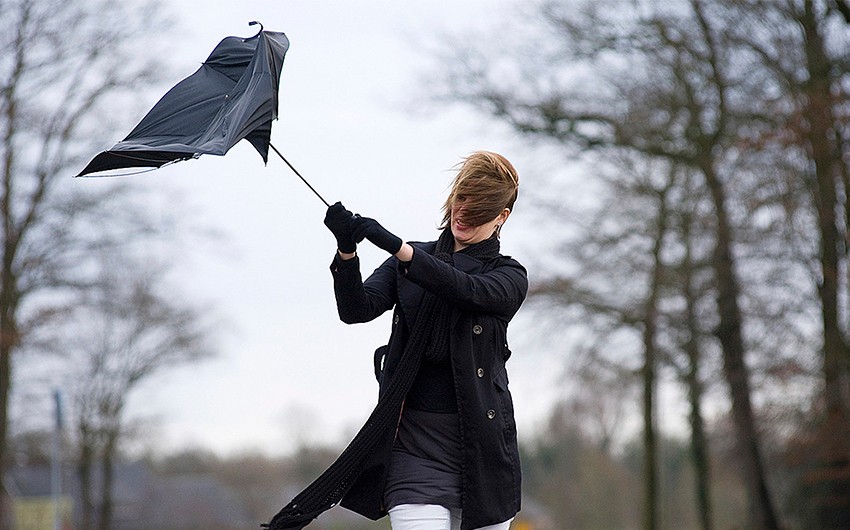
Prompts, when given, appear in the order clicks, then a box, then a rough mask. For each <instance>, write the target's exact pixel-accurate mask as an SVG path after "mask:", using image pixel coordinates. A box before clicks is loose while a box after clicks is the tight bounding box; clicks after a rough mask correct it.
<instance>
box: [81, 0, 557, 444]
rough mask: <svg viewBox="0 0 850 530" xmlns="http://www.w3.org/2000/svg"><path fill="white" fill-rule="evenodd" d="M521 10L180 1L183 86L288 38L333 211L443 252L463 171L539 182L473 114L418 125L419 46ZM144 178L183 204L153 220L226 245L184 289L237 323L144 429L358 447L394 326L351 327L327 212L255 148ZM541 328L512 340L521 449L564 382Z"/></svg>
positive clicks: (305, 137) (300, 164)
mask: <svg viewBox="0 0 850 530" xmlns="http://www.w3.org/2000/svg"><path fill="white" fill-rule="evenodd" d="M518 4H519V2H516V1H513V2H511V1H507V0H504V1H495V0H474V1H469V0H466V1H463V2H458V1H449V0H429V1H427V2H398V1H390V0H369V1H351V0H333V1H321V2H318V1H315V0H284V1H274V2H272V1H258V0H253V1H252V0H243V1H241V2H228V3H224V2H205V1H202V0H176V1H173V2H169V7H170V9H171V10H172V11H173V12H175V13H176V15H177V18H178V25H177V27H176V28H175V29H174V31H175V33H177V34H179V38H175V39H174V46H173V48H172V51H173V56H172V57H170V58H169V61H170V62H171V63H172V64H173V65H174V66H175V67H176V68H177V69H178V70H179V71H180V70H182V73H181V74H179V75H178V77H177V78H175V79H174V80H173V81H174V82H173V83H170V84H174V83H176V82H177V81H179V80H180V79H182V78H183V77H185V76H187V75H189V74H191V73H192V72H193V71H194V70H195V69H196V68H197V67H198V66H199V64H200V62H202V61H203V60H204V59H205V58H206V57H207V55H208V54H209V52H210V51H211V50H212V49H213V47H214V46H215V45H216V44H217V43H218V42H219V40H221V39H222V38H223V37H225V36H228V35H243V36H250V35H253V34H254V32H255V30H256V27H248V25H247V23H248V21H251V20H260V21H261V22H262V23H263V24H264V26H265V28H266V29H267V30H273V31H283V32H284V33H286V34H287V36H288V37H289V39H290V41H291V47H290V50H289V52H288V54H287V56H286V60H285V63H284V67H283V74H282V78H281V87H280V96H279V101H280V118H279V120H278V121H277V122H275V123H274V125H273V131H272V143H273V144H274V145H275V146H276V147H278V149H280V150H281V152H283V153H284V155H285V156H286V157H287V158H288V159H289V160H290V162H292V163H293V165H295V167H296V168H298V169H299V171H300V172H301V173H302V174H303V175H304V176H305V177H306V178H307V179H308V180H310V182H311V183H312V184H313V186H314V187H315V188H316V189H317V190H318V191H319V192H320V193H321V194H322V195H323V196H324V197H325V199H327V200H328V201H329V202H334V201H336V200H342V201H343V203H344V204H346V206H348V207H349V208H350V209H352V210H354V211H356V212H359V213H362V214H364V215H368V216H371V217H375V218H377V219H378V220H379V221H380V222H382V224H384V225H385V226H386V227H387V228H389V229H390V230H392V231H394V232H395V233H397V234H398V235H399V236H401V237H402V238H404V239H407V240H430V239H434V238H435V237H436V230H435V227H436V225H437V223H438V222H439V220H440V212H439V208H440V205H441V204H442V201H443V198H444V195H445V192H446V190H447V187H448V184H449V182H450V178H451V176H452V175H453V173H451V172H450V171H448V170H449V169H450V168H451V167H452V166H453V165H454V164H455V163H456V162H457V161H458V160H459V158H460V157H461V156H463V155H465V154H468V153H470V152H472V151H474V150H478V149H488V150H494V151H498V152H501V153H502V154H504V155H506V156H507V157H508V158H509V159H511V160H513V161H514V163H515V164H516V165H517V167H518V170H519V172H520V176H521V179H522V180H521V182H522V184H521V185H522V186H523V187H527V189H531V188H533V186H534V182H533V170H532V167H531V164H530V158H531V157H530V153H528V152H527V151H526V150H525V149H523V148H522V147H521V144H520V143H519V142H517V141H512V140H511V139H510V136H509V135H507V134H506V133H505V131H504V130H499V129H498V127H496V128H494V127H493V125H492V124H489V125H488V124H487V123H486V122H485V121H483V119H481V118H480V117H478V116H476V115H474V114H472V113H471V112H469V111H465V110H462V109H454V110H448V109H437V111H436V112H435V113H434V114H433V115H432V116H429V117H422V116H415V115H413V114H412V113H410V112H409V109H408V108H407V107H408V106H409V105H410V104H411V102H412V101H415V100H416V99H417V98H420V97H421V96H422V94H423V89H422V88H421V87H418V86H417V85H416V80H417V79H418V78H419V76H421V75H422V73H423V72H424V71H426V68H427V65H428V64H430V63H429V61H430V60H432V59H430V58H429V57H428V56H427V55H426V54H424V53H422V52H421V50H417V48H416V46H415V44H416V42H417V39H419V38H421V37H423V36H426V37H427V36H428V35H433V33H431V32H432V31H434V30H440V29H444V28H449V29H453V30H455V31H457V30H460V29H462V28H465V27H467V25H471V26H477V25H479V24H481V23H482V22H484V21H488V20H492V19H493V18H494V17H495V16H496V15H494V14H493V10H499V11H501V12H504V10H505V9H506V8H507V9H510V8H511V6H512V5H518ZM237 5H238V7H237ZM505 16H506V15H499V17H500V19H501V20H504V19H505ZM139 118H141V115H140V116H139ZM133 125H135V123H132V124H128V126H127V131H129V130H130V128H131V127H132V126H133ZM118 139H120V138H114V139H108V142H112V141H117V140H118ZM108 142H107V143H108ZM127 178H135V179H144V180H145V182H146V183H147V182H150V183H151V184H152V185H161V186H163V187H165V188H166V189H169V190H172V191H171V192H170V193H168V194H167V196H166V197H165V198H163V199H162V201H161V203H160V204H155V205H152V208H162V209H171V208H188V209H190V210H189V211H190V212H192V221H191V222H192V223H193V224H199V225H205V226H209V227H212V228H215V229H217V230H220V231H222V232H223V233H224V235H225V238H224V239H223V240H222V241H221V243H220V244H219V245H217V246H212V245H207V246H206V247H203V248H199V249H187V251H186V256H185V257H181V259H182V262H181V267H180V269H179V271H178V278H179V280H180V289H181V291H185V292H186V294H187V296H189V297H190V299H194V300H198V301H199V302H201V303H205V304H208V306H209V307H210V310H211V311H212V312H213V313H214V314H216V315H217V316H218V318H220V319H221V320H222V321H223V322H224V323H225V325H223V326H222V333H221V336H220V340H219V341H218V344H217V345H218V348H219V351H220V355H219V356H218V357H216V358H214V359H212V360H209V361H205V362H203V363H201V364H197V365H193V366H190V367H186V368H180V369H177V370H173V371H171V372H169V373H168V374H165V375H163V376H161V377H157V378H156V379H154V380H151V381H149V382H148V383H146V384H145V385H143V387H142V388H140V389H139V390H138V392H137V393H136V394H135V395H134V396H133V399H132V400H131V410H132V415H133V416H134V417H152V418H155V419H156V423H157V425H158V427H157V429H156V430H155V434H156V436H151V437H150V438H149V439H150V440H156V442H155V443H156V445H155V446H153V447H151V448H152V449H154V450H156V451H158V452H167V451H170V450H173V449H176V448H179V447H184V446H189V447H202V448H207V449H211V450H214V451H217V452H219V453H223V454H228V453H234V452H239V451H244V450H261V451H264V452H267V453H270V454H279V453H282V452H286V451H288V450H290V449H292V448H293V444H294V443H295V442H296V441H299V440H300V441H307V442H314V443H315V442H319V443H343V442H346V441H347V440H348V439H349V437H350V436H351V435H352V434H353V433H354V432H355V430H356V429H357V428H358V427H359V426H360V425H361V424H362V422H363V420H364V419H365V418H366V417H367V416H368V414H369V412H371V410H372V407H373V406H374V403H375V399H376V396H377V384H376V382H375V380H374V376H373V373H372V352H373V350H374V349H375V348H376V347H378V346H379V345H381V344H383V343H385V341H386V339H387V337H388V334H389V327H390V326H389V321H388V320H387V319H386V317H382V318H381V319H379V320H377V321H375V322H372V323H369V324H362V325H357V326H347V325H345V324H342V323H341V322H340V321H339V320H338V318H337V315H336V309H335V305H334V300H333V292H332V284H331V276H330V273H329V271H328V265H329V263H330V260H331V257H332V255H333V252H334V249H335V245H334V240H333V237H332V236H331V234H330V233H329V232H328V231H327V229H326V228H325V227H324V225H323V224H322V218H323V216H324V212H325V206H324V205H323V204H322V203H321V202H320V201H319V199H318V198H316V197H315V196H313V195H312V193H311V192H310V191H309V190H308V188H307V187H306V186H304V184H302V183H301V182H300V181H299V180H298V178H297V177H296V176H295V175H294V174H292V173H291V172H290V171H289V170H288V168H286V166H285V165H284V164H283V163H282V162H281V161H280V160H279V159H277V158H276V157H275V155H274V154H273V153H270V158H269V164H268V166H267V167H264V166H263V164H262V160H261V159H260V157H259V156H258V155H257V154H256V152H255V151H254V150H253V148H251V146H250V145H249V144H248V143H247V142H240V144H239V145H237V146H236V147H235V148H234V149H232V150H231V151H230V153H228V154H227V155H226V156H225V157H215V156H206V157H202V158H201V159H199V160H195V161H189V162H184V163H180V164H175V165H173V166H171V167H168V168H165V169H162V170H159V171H154V172H151V173H148V174H144V175H138V176H134V177H127ZM82 185H85V182H82ZM521 201H522V199H520V202H519V203H518V208H517V211H516V215H514V216H513V217H512V218H511V220H510V222H509V223H508V225H506V228H505V231H504V232H503V252H504V253H508V254H512V255H514V256H516V257H517V258H518V259H519V260H520V261H522V262H524V263H526V265H530V264H531V263H532V262H533V259H536V258H534V254H536V253H537V252H538V250H540V249H536V248H535V243H534V241H535V239H534V238H531V237H525V236H523V234H532V233H533V232H534V230H533V229H534V227H533V226H532V225H531V221H530V216H528V215H527V212H526V213H524V212H523V209H522V202H521ZM184 217H185V216H184ZM536 239H538V240H540V239H542V238H536ZM360 254H361V259H362V263H363V268H364V271H367V272H368V271H371V270H372V269H373V268H374V267H376V266H377V265H379V264H380V262H381V261H382V260H383V259H384V258H385V254H384V253H383V251H380V250H376V249H374V248H372V247H370V246H368V244H367V245H361V249H360ZM530 274H531V277H532V280H533V278H534V271H533V270H531V271H530ZM530 316H531V315H529V314H528V312H527V311H525V314H524V312H523V311H521V312H520V316H519V317H518V319H517V320H515V322H514V324H513V325H512V327H511V329H510V331H509V340H510V342H511V346H512V349H513V351H514V357H513V359H512V360H511V362H510V363H509V372H510V374H511V387H512V391H513V393H514V399H515V402H516V409H517V417H518V424H519V429H520V435H521V436H522V435H523V432H525V433H526V434H528V433H530V432H532V431H533V430H534V429H535V426H536V425H537V424H538V422H539V421H540V420H541V418H543V417H544V416H545V412H546V408H547V405H548V404H549V402H550V401H551V399H552V397H553V396H555V395H557V392H558V390H557V388H556V382H557V381H558V377H559V375H560V370H561V368H560V366H561V365H560V362H559V361H556V358H557V356H556V355H553V354H554V353H555V352H553V351H551V350H549V351H547V349H548V348H547V347H546V346H545V344H546V342H545V340H543V339H542V338H536V339H535V338H533V337H532V336H531V334H532V333H531V330H530V326H529V325H528V320H530ZM524 320H525V321H526V322H525V323H524V322H523V321H524ZM151 444H153V442H151Z"/></svg>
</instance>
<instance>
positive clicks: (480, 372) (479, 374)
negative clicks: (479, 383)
mask: <svg viewBox="0 0 850 530" xmlns="http://www.w3.org/2000/svg"><path fill="white" fill-rule="evenodd" d="M477 373H478V377H484V368H479V369H478V372H477Z"/></svg>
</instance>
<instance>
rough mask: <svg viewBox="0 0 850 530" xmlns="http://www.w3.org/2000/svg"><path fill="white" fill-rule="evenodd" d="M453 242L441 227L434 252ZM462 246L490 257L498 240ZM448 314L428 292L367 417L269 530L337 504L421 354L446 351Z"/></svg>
mask: <svg viewBox="0 0 850 530" xmlns="http://www.w3.org/2000/svg"><path fill="white" fill-rule="evenodd" d="M453 246H454V237H453V236H452V233H451V230H450V229H448V228H447V229H444V230H443V232H442V234H440V238H439V240H437V249H436V251H435V253H434V256H435V257H436V258H437V259H439V260H441V261H445V262H447V263H450V264H453V260H452V249H453ZM460 252H461V253H463V254H467V255H469V256H471V257H474V258H479V259H488V258H493V257H496V256H497V255H498V254H499V240H498V239H497V238H496V237H491V238H490V239H487V240H485V241H482V242H480V243H476V244H474V245H470V246H468V247H466V248H464V249H463V250H461V251H460ZM450 317H451V307H450V306H449V304H447V303H446V302H445V301H443V300H442V299H440V298H438V297H437V296H435V295H434V294H432V293H429V292H426V293H425V295H424V296H423V297H422V304H421V306H420V308H419V314H418V315H417V317H416V321H415V322H414V324H413V327H412V329H411V330H410V336H409V337H408V341H407V345H406V346H405V349H404V353H403V354H402V357H401V359H400V360H399V364H398V366H397V368H396V370H395V374H394V375H393V378H392V380H391V381H390V382H389V385H388V386H387V389H386V391H385V392H384V393H383V395H382V396H381V398H380V399H379V400H378V404H377V405H376V406H375V409H374V410H373V411H372V414H370V415H369V419H367V420H366V423H365V424H364V425H363V427H361V428H360V431H359V432H358V433H357V434H356V435H355V436H354V439H352V440H351V443H349V444H348V447H346V448H345V450H344V451H343V452H342V454H340V455H339V457H338V458H337V459H336V461H335V462H334V463H333V464H331V465H330V467H328V469H326V470H325V471H324V472H323V473H322V474H321V475H320V476H319V478H317V479H316V480H314V481H313V483H312V484H310V485H309V486H307V487H306V488H305V489H304V491H302V492H301V493H299V494H298V495H296V496H295V498H294V499H292V501H290V502H289V504H287V505H286V506H285V507H284V508H283V509H282V510H281V511H280V512H278V513H277V515H275V516H274V517H273V518H272V520H271V522H269V523H268V524H264V525H262V526H263V527H267V528H268V529H269V530H300V529H302V528H304V527H305V526H307V525H308V524H309V523H310V521H312V520H313V519H315V518H316V517H318V516H319V515H320V514H321V513H322V512H324V511H325V510H328V509H330V508H333V507H334V506H336V504H337V503H338V502H339V501H340V499H342V497H343V495H345V493H346V492H347V491H348V489H349V488H350V487H351V485H352V484H353V483H354V481H355V480H357V477H358V476H359V475H360V473H361V472H362V471H363V466H364V464H365V462H366V460H367V459H368V457H369V455H370V453H371V452H372V451H373V450H374V449H375V447H376V445H377V444H378V442H379V441H380V440H381V437H382V435H383V434H384V433H386V431H387V429H391V428H395V426H396V424H397V423H398V416H399V411H400V409H401V404H402V402H403V401H404V398H405V396H407V392H408V390H410V386H411V385H412V384H413V380H414V379H415V378H416V373H417V371H418V370H419V365H420V363H421V362H422V359H423V358H427V359H428V360H429V361H434V362H437V361H440V360H444V359H445V358H446V357H447V356H448V353H449V344H448V343H449V318H450Z"/></svg>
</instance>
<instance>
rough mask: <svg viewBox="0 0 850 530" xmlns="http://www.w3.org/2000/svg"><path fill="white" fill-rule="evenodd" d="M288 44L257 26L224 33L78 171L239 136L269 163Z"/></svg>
mask: <svg viewBox="0 0 850 530" xmlns="http://www.w3.org/2000/svg"><path fill="white" fill-rule="evenodd" d="M251 24H255V23H254V22H252V23H251ZM260 27H261V28H262V26H260ZM288 49H289V39H287V38H286V35H284V34H283V33H278V32H273V31H264V30H262V29H261V30H260V32H259V33H258V34H257V35H255V36H254V37H250V38H241V37H227V38H225V39H224V40H222V41H221V42H220V43H219V44H218V46H216V47H215V49H214V50H213V51H212V53H211V54H210V56H209V58H207V60H206V61H204V63H203V65H201V67H200V68H199V69H198V70H197V71H196V72H195V73H194V74H192V75H191V76H189V77H187V78H186V79H184V80H182V81H181V82H179V83H178V84H177V85H175V86H174V87H173V88H172V89H171V90H169V91H168V92H167V93H166V94H165V95H164V96H163V97H162V99H160V100H159V102H157V104H156V105H154V107H153V108H152V109H151V110H150V111H149V112H148V114H147V115H146V116H145V117H144V118H142V121H141V122H139V124H138V125H136V128H135V129H133V130H132V131H131V132H130V134H129V135H127V137H126V138H124V140H122V141H120V142H118V143H117V144H115V145H114V146H112V148H111V149H109V150H108V151H104V152H102V153H100V154H98V155H97V156H96V157H94V159H93V160H92V161H91V162H89V164H88V165H87V166H86V168H85V169H83V170H82V171H81V172H80V173H79V174H78V175H77V176H78V177H80V176H85V175H91V176H95V175H93V174H95V173H104V172H109V171H113V170H118V169H127V168H158V167H161V166H163V165H165V164H167V163H170V162H175V161H180V160H188V159H190V158H197V157H199V156H200V155H202V154H211V155H224V154H225V153H226V152H227V151H228V150H229V149H230V148H231V147H233V146H234V145H235V144H236V142H238V141H239V140H241V139H243V138H244V139H246V140H248V141H249V142H251V145H253V146H254V148H255V149H256V150H257V152H259V153H260V156H262V157H263V161H264V162H268V153H269V141H270V137H271V130H272V120H274V119H277V93H278V86H279V84H280V73H281V68H282V66H283V58H284V56H285V55H286V51H287V50H288Z"/></svg>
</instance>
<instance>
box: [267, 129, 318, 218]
mask: <svg viewBox="0 0 850 530" xmlns="http://www.w3.org/2000/svg"><path fill="white" fill-rule="evenodd" d="M269 147H271V148H272V150H273V151H274V152H275V153H277V156H279V157H280V159H281V160H283V161H284V162H286V165H287V166H289V169H291V170H292V172H293V173H295V174H296V175H298V178H300V179H301V180H302V181H303V182H304V184H306V185H307V187H308V188H310V191H312V192H313V193H315V194H316V197H318V198H319V199H320V200H321V201H322V202H323V203H325V206H327V207H329V208H330V206H331V205H330V204H328V201H326V200H325V199H324V197H322V196H321V195H319V192H318V191H316V188H314V187H313V186H311V185H310V183H309V182H307V179H305V178H304V177H302V176H301V173H299V172H298V170H297V169H295V167H294V166H293V165H292V164H290V163H289V160H287V159H286V158H285V157H284V156H283V155H282V154H280V151H278V150H277V147H275V146H274V145H272V144H271V143H270V144H269Z"/></svg>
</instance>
